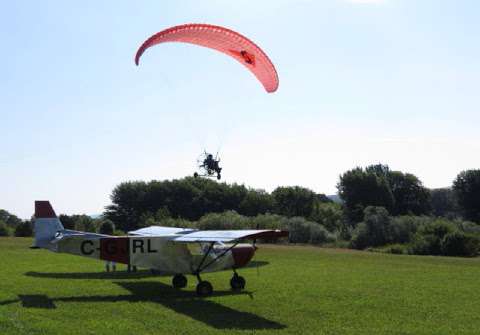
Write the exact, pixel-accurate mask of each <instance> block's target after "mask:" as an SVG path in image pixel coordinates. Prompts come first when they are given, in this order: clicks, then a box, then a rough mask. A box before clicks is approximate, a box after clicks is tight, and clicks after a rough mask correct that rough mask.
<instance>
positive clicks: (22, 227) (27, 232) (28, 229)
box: [15, 221, 33, 237]
mask: <svg viewBox="0 0 480 335" xmlns="http://www.w3.org/2000/svg"><path fill="white" fill-rule="evenodd" d="M32 235H33V225H32V223H31V222H30V221H23V222H22V223H21V224H19V225H17V227H16V228H15V236H17V237H30V236H32Z"/></svg>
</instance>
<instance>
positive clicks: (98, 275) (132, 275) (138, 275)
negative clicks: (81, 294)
mask: <svg viewBox="0 0 480 335" xmlns="http://www.w3.org/2000/svg"><path fill="white" fill-rule="evenodd" d="M267 264H268V262H265V261H253V262H250V263H249V264H248V265H247V266H246V267H245V268H258V267H262V266H265V265H267ZM25 276H28V277H35V278H55V279H142V278H148V277H158V276H163V277H170V276H165V275H159V274H153V273H152V272H151V271H149V270H139V271H137V272H126V271H115V272H36V271H29V272H26V273H25Z"/></svg>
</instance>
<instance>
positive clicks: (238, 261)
mask: <svg viewBox="0 0 480 335" xmlns="http://www.w3.org/2000/svg"><path fill="white" fill-rule="evenodd" d="M254 254H255V248H254V247H253V246H251V245H245V246H244V245H242V246H236V247H235V248H233V249H232V255H233V261H234V264H235V267H236V268H241V267H242V266H245V265H247V264H248V262H250V260H251V259H252V257H253V255H254Z"/></svg>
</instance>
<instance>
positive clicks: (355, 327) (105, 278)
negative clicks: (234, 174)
mask: <svg viewBox="0 0 480 335" xmlns="http://www.w3.org/2000/svg"><path fill="white" fill-rule="evenodd" d="M30 243H31V241H30V240H29V239H20V238H0V262H1V263H0V264H1V267H0V334H2V335H4V334H82V335H84V334H115V335H119V334H135V335H140V334H216V333H219V334H220V333H225V332H227V331H228V332H232V333H253V332H255V333H260V334H263V333H265V334H267V333H274V334H356V335H358V334H389V335H391V334H436V335H438V334H479V333H480V307H479V302H480V260H479V259H460V258H446V257H417V256H402V255H387V254H379V253H368V252H356V251H348V250H335V249H320V248H314V247H287V246H281V247H279V246H262V248H261V249H260V250H259V251H258V253H257V255H256V261H257V262H259V267H258V272H259V275H257V268H255V267H251V268H247V269H243V270H241V271H240V272H241V274H242V275H243V276H244V277H245V278H246V279H247V292H245V293H242V294H233V293H231V292H230V290H229V283H228V281H229V279H230V276H231V273H230V272H227V271H226V272H221V273H212V274H206V275H205V276H204V278H205V279H207V280H209V281H211V282H212V284H213V286H214V289H215V290H216V291H215V293H214V295H213V296H212V297H210V298H206V299H201V298H197V297H196V295H195V284H196V283H195V280H194V278H193V277H191V276H190V277H189V285H188V287H187V289H186V290H183V291H180V292H176V291H174V290H173V289H171V288H170V285H169V284H170V280H171V278H169V277H152V276H150V275H148V273H147V272H139V273H137V274H126V273H124V272H117V273H115V274H105V273H104V272H102V271H103V264H102V263H101V262H96V261H93V260H90V259H86V258H81V257H76V256H70V255H61V254H54V253H50V252H48V251H45V250H30V249H28V246H29V245H30ZM122 269H123V267H122Z"/></svg>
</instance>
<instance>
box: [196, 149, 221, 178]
mask: <svg viewBox="0 0 480 335" xmlns="http://www.w3.org/2000/svg"><path fill="white" fill-rule="evenodd" d="M219 163H220V158H218V155H217V156H216V157H215V158H214V157H213V155H212V154H209V153H207V152H205V153H204V154H203V155H202V156H201V157H200V158H199V159H198V164H199V165H198V167H199V168H200V170H201V174H198V173H197V172H195V173H194V174H193V176H194V177H198V176H203V177H213V176H214V175H215V174H216V175H217V179H218V180H220V178H222V176H221V174H220V173H221V172H222V168H221V167H220V165H219Z"/></svg>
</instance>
